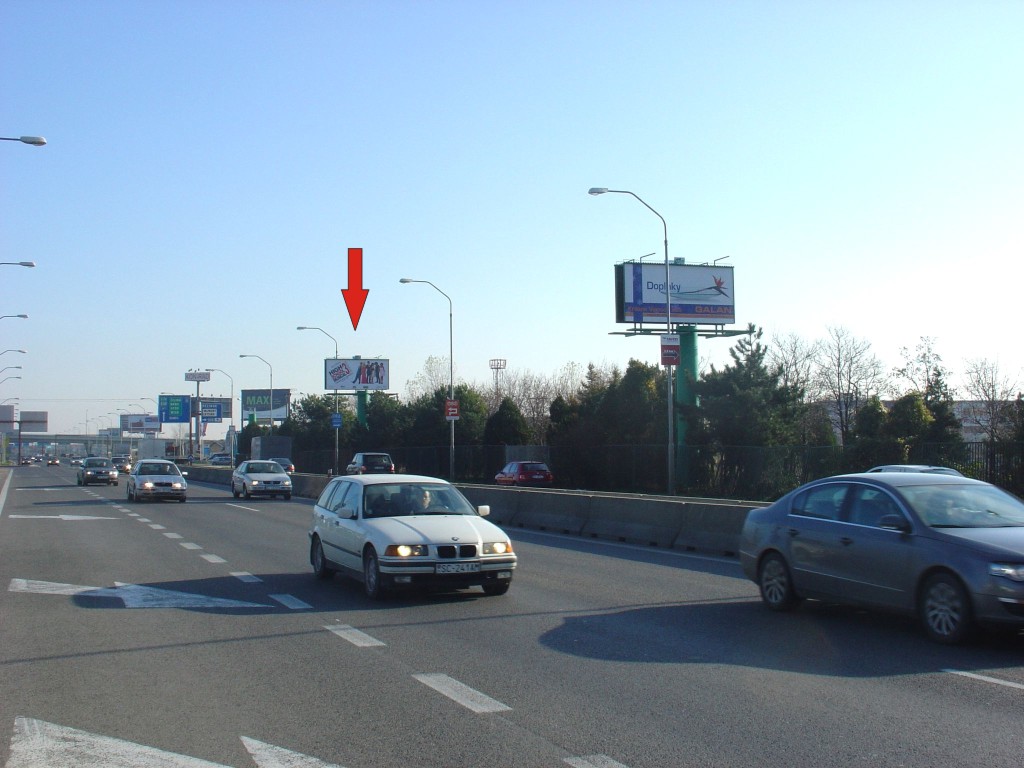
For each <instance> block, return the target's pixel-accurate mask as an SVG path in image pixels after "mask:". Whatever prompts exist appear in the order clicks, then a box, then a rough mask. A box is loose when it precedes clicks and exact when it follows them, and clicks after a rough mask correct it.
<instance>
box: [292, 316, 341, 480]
mask: <svg viewBox="0 0 1024 768" xmlns="http://www.w3.org/2000/svg"><path fill="white" fill-rule="evenodd" d="M295 330H297V331H320V333H322V334H323V335H324V336H326V337H327V338H328V339H330V340H331V341H333V342H334V359H335V360H337V359H338V340H337V339H336V338H334V337H333V336H331V334H329V333H328V332H327V331H325V330H324V329H323V328H317V327H316V326H315V325H297V326H295ZM339 414H340V411H339V410H338V390H337V389H335V390H334V417H335V424H337V418H338V415H339ZM339 430H340V428H339V427H338V426H335V427H334V474H335V475H337V474H338V432H339Z"/></svg>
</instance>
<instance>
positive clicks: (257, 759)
mask: <svg viewBox="0 0 1024 768" xmlns="http://www.w3.org/2000/svg"><path fill="white" fill-rule="evenodd" d="M242 743H243V744H244V745H245V748H246V749H247V750H249V754H250V755H252V761H253V762H254V763H256V765H258V766H259V768H342V767H341V766H340V765H338V764H337V763H325V762H324V761H323V760H317V759H316V758H315V757H310V756H309V755H303V754H302V753H300V752H292V751H291V750H290V749H285V748H284V747H275V746H274V745H273V744H267V743H266V742H263V741H256V739H250V738H248V737H246V736H242Z"/></svg>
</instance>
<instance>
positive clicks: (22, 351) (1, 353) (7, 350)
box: [0, 349, 25, 355]
mask: <svg viewBox="0 0 1024 768" xmlns="http://www.w3.org/2000/svg"><path fill="white" fill-rule="evenodd" d="M8 352H20V353H21V354H23V355H24V354H25V350H24V349H5V350H4V351H3V352H0V355H6V354H7V353H8Z"/></svg>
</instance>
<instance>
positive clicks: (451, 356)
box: [398, 277, 455, 480]
mask: <svg viewBox="0 0 1024 768" xmlns="http://www.w3.org/2000/svg"><path fill="white" fill-rule="evenodd" d="M398 282H400V283H426V284H427V285H429V286H430V287H431V288H433V289H434V290H435V291H437V292H438V293H440V294H441V295H442V296H444V297H445V298H446V299H448V399H449V400H454V399H455V352H454V347H453V341H452V299H451V296H449V295H448V294H447V293H445V292H444V291H442V290H441V289H440V288H438V287H437V286H436V285H434V284H433V283H432V282H430V281H429V280H412V279H410V278H408V277H403V278H401V279H400V280H399V281H398ZM445 418H447V419H448V423H449V424H450V425H451V430H450V434H451V437H450V440H449V445H448V477H449V478H450V479H452V480H454V479H455V419H453V418H451V417H449V416H448V414H447V409H446V413H445Z"/></svg>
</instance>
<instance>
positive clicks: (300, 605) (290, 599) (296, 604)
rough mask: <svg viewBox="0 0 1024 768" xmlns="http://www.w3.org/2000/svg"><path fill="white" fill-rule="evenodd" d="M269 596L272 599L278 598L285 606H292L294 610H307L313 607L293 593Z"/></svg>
mask: <svg viewBox="0 0 1024 768" xmlns="http://www.w3.org/2000/svg"><path fill="white" fill-rule="evenodd" d="M267 597H269V598H270V599H271V600H276V601H277V602H279V603H280V604H281V605H283V606H284V607H285V608H291V609H292V610H293V611H305V610H308V609H310V608H312V607H313V606H312V605H310V604H309V603H304V602H302V601H301V600H299V598H297V597H295V596H293V595H267Z"/></svg>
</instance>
